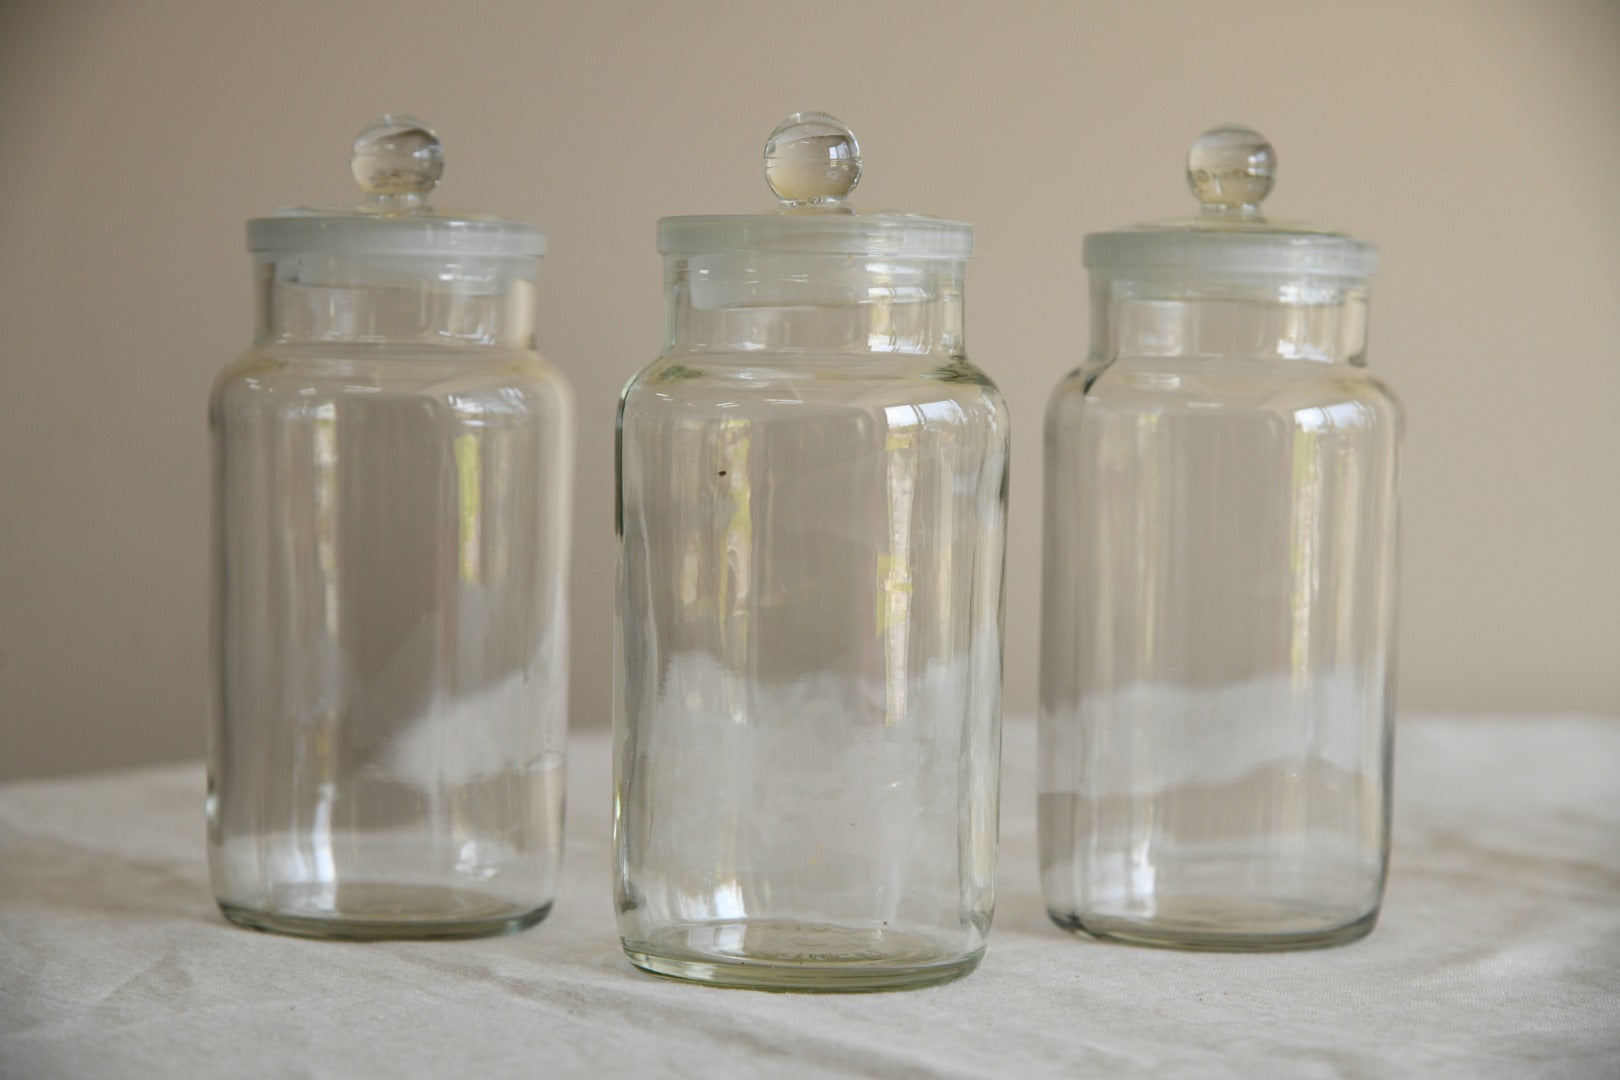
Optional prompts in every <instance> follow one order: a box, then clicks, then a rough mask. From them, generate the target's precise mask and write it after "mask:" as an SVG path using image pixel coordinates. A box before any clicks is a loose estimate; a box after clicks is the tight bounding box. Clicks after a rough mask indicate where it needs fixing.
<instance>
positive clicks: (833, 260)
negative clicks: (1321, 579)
mask: <svg viewBox="0 0 1620 1080" xmlns="http://www.w3.org/2000/svg"><path fill="white" fill-rule="evenodd" d="M964 265H965V264H964V263H963V262H962V261H961V260H959V259H958V260H947V259H916V260H896V259H892V258H876V257H864V256H850V255H802V254H792V255H780V254H767V253H757V252H721V253H717V254H704V255H674V256H668V257H666V258H665V260H664V288H665V297H666V301H665V348H666V351H668V352H716V353H722V352H723V353H748V352H777V353H795V352H797V353H821V354H842V353H904V354H912V355H915V354H927V353H938V352H945V353H952V354H959V353H961V352H962V277H963V270H964Z"/></svg>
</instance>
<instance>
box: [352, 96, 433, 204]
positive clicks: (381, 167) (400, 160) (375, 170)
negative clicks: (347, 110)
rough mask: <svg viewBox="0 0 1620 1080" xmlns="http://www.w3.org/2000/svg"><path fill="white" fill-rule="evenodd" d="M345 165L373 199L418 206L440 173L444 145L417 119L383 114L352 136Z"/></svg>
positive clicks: (424, 199) (356, 181) (381, 201)
mask: <svg viewBox="0 0 1620 1080" xmlns="http://www.w3.org/2000/svg"><path fill="white" fill-rule="evenodd" d="M349 168H350V170H351V171H352V172H353V173H354V181H355V183H357V184H359V185H360V190H361V191H364V192H365V193H366V194H367V195H369V196H371V198H372V200H373V201H375V202H380V203H388V204H393V205H400V204H404V205H419V204H421V203H422V202H424V201H426V199H427V196H428V193H429V192H431V191H432V190H433V188H434V186H435V185H437V184H438V182H439V177H440V176H441V175H442V174H443V173H444V146H443V144H441V143H440V142H439V137H438V136H437V135H435V134H434V133H433V129H432V128H430V127H428V126H427V125H426V124H424V123H422V122H421V121H420V120H417V119H415V118H413V117H409V116H393V115H389V116H384V117H383V118H382V119H381V120H378V121H377V122H376V123H374V124H372V125H371V126H370V127H368V128H366V129H365V130H364V131H362V132H361V133H360V134H359V135H357V136H355V140H354V150H353V151H352V152H351V153H350V155H349Z"/></svg>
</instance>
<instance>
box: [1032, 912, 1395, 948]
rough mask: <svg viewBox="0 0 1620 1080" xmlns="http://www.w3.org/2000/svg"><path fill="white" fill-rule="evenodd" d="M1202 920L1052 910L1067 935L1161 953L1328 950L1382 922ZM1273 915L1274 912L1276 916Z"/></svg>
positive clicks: (1370, 917) (1373, 916)
mask: <svg viewBox="0 0 1620 1080" xmlns="http://www.w3.org/2000/svg"><path fill="white" fill-rule="evenodd" d="M1203 910H1205V911H1207V912H1208V914H1205V915H1203V916H1202V917H1197V918H1195V917H1180V918H1177V917H1175V916H1174V915H1160V916H1155V917H1154V918H1152V919H1145V918H1130V917H1126V916H1112V915H1072V914H1063V913H1061V912H1056V911H1050V910H1049V911H1048V912H1047V914H1048V915H1050V916H1051V918H1052V921H1053V922H1054V923H1056V924H1057V925H1058V926H1060V927H1062V928H1063V929H1065V930H1070V931H1074V932H1076V933H1083V934H1086V935H1088V936H1090V937H1094V938H1097V939H1099V940H1101V941H1112V942H1117V943H1119V944H1123V945H1145V946H1148V947H1150V948H1160V949H1188V950H1194V951H1202V952H1286V951H1289V950H1295V949H1325V948H1331V947H1332V946H1335V945H1348V944H1350V943H1351V942H1352V941H1359V940H1361V939H1362V938H1364V937H1366V936H1367V935H1368V934H1370V933H1371V932H1372V928H1373V925H1374V924H1375V923H1377V922H1378V909H1377V908H1374V909H1373V910H1372V911H1369V912H1367V913H1366V914H1365V915H1361V916H1359V917H1356V918H1352V919H1350V920H1349V921H1345V920H1344V917H1343V916H1340V917H1339V918H1336V919H1335V918H1319V919H1314V920H1313V919H1311V918H1309V917H1308V916H1300V917H1296V918H1294V919H1274V920H1272V921H1269V923H1268V922H1262V921H1259V920H1255V919H1245V918H1243V917H1242V914H1241V913H1239V912H1237V911H1232V912H1230V914H1231V915H1232V917H1231V918H1227V919H1222V918H1220V917H1219V915H1218V914H1217V913H1216V912H1217V911H1218V909H1216V908H1214V907H1212V906H1211V907H1206V908H1204V909H1203ZM1273 914H1275V913H1273Z"/></svg>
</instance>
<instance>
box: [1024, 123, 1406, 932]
mask: <svg viewBox="0 0 1620 1080" xmlns="http://www.w3.org/2000/svg"><path fill="white" fill-rule="evenodd" d="M1274 166H1275V156H1274V154H1273V152H1272V149H1271V146H1270V145H1269V144H1268V143H1266V141H1265V140H1264V139H1263V138H1262V137H1260V136H1259V135H1257V134H1256V133H1255V132H1253V131H1249V130H1247V129H1244V128H1218V129H1216V130H1214V131H1211V132H1208V133H1206V134H1205V135H1204V136H1202V137H1201V138H1200V139H1199V140H1198V141H1197V142H1196V143H1195V144H1194V146H1193V149H1192V154H1191V156H1190V158H1189V164H1188V177H1189V180H1190V182H1191V184H1192V187H1193V191H1194V193H1195V194H1196V195H1197V196H1198V197H1199V199H1200V200H1201V201H1202V203H1203V208H1202V212H1201V213H1200V214H1199V215H1198V217H1196V218H1195V219H1193V220H1191V221H1185V222H1172V223H1167V224H1164V225H1148V226H1139V227H1136V228H1130V229H1123V230H1119V231H1116V232H1109V233H1101V234H1097V235H1093V236H1088V237H1087V238H1086V245H1085V262H1086V265H1087V267H1088V268H1089V269H1090V272H1091V275H1092V286H1091V352H1090V355H1089V356H1088V358H1087V359H1086V361H1085V363H1084V364H1082V365H1081V366H1080V367H1079V368H1078V369H1077V370H1076V371H1074V372H1073V373H1072V374H1071V375H1069V376H1068V377H1067V378H1066V379H1064V380H1063V382H1062V383H1061V384H1060V385H1059V386H1058V388H1057V390H1056V392H1055V393H1054V395H1053V397H1052V400H1051V406H1050V409H1049V411H1048V414H1047V426H1046V452H1047V471H1046V477H1047V483H1046V554H1045V566H1044V574H1045V588H1044V594H1045V611H1044V626H1043V641H1042V645H1043V652H1042V661H1041V721H1040V735H1039V746H1040V757H1041V764H1040V794H1039V800H1040V803H1039V806H1040V812H1039V836H1040V858H1041V879H1042V886H1043V891H1044V893H1045V898H1046V905H1047V909H1048V911H1049V912H1050V914H1051V916H1052V918H1053V919H1054V920H1055V921H1056V922H1057V923H1058V925H1060V926H1063V927H1066V928H1070V929H1077V930H1084V931H1087V932H1088V933H1091V934H1093V935H1096V936H1099V937H1105V938H1113V939H1118V940H1123V941H1131V942H1139V943H1145V944H1154V945H1173V946H1184V947H1191V948H1232V949H1273V948H1290V947H1304V946H1312V945H1327V944H1332V943H1335V942H1343V941H1351V940H1354V939H1356V938H1359V937H1361V936H1362V935H1364V934H1366V933H1367V932H1368V931H1369V930H1371V928H1372V925H1373V922H1374V920H1375V919H1376V918H1377V914H1378V906H1379V901H1380V898H1381V896H1382V893H1383V887H1384V876H1385V869H1386V866H1387V864H1388V854H1389V810H1390V753H1391V739H1392V734H1393V732H1392V726H1391V722H1392V718H1393V705H1394V697H1393V687H1394V681H1393V676H1394V665H1393V656H1392V650H1393V647H1394V642H1395V589H1396V543H1395V541H1396V484H1397V466H1398V462H1397V451H1398V444H1399V439H1400V429H1401V413H1400V409H1399V406H1398V405H1397V404H1396V401H1395V399H1394V397H1393V396H1392V395H1391V394H1390V392H1389V391H1388V390H1387V389H1385V388H1384V386H1383V385H1382V384H1381V383H1379V382H1378V380H1376V379H1374V378H1373V377H1372V376H1371V375H1369V374H1368V373H1367V371H1366V368H1365V363H1366V356H1365V347H1366V332H1367V282H1368V279H1369V278H1370V276H1371V274H1372V272H1373V269H1374V266H1375V261H1376V256H1375V253H1374V251H1373V249H1372V248H1371V247H1369V246H1368V245H1366V244H1362V243H1359V242H1357V241H1355V240H1352V239H1351V238H1350V237H1348V236H1344V235H1342V234H1339V233H1332V232H1327V231H1323V230H1319V229H1312V228H1309V227H1307V226H1301V225H1291V224H1283V223H1275V222H1270V221H1267V220H1266V219H1265V217H1263V216H1262V215H1261V213H1260V201H1261V200H1262V199H1263V198H1264V197H1265V196H1266V194H1267V193H1268V192H1269V191H1270V189H1271V185H1272V182H1273V176H1274Z"/></svg>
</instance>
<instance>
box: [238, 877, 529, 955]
mask: <svg viewBox="0 0 1620 1080" xmlns="http://www.w3.org/2000/svg"><path fill="white" fill-rule="evenodd" d="M276 899H277V905H276V907H274V908H272V909H268V910H266V909H262V908H249V907H243V906H240V905H237V904H232V903H229V902H227V901H224V900H221V901H219V910H220V913H221V914H223V915H224V916H225V918H227V919H229V920H230V921H231V922H233V923H235V924H236V925H238V926H245V927H247V928H249V929H251V930H266V931H270V932H272V933H277V934H291V935H294V936H296V937H306V938H326V939H329V940H337V941H388V940H394V941H428V940H442V939H447V938H475V937H494V936H497V935H500V934H515V933H517V932H518V931H520V930H527V929H528V928H529V927H531V926H533V925H535V924H536V923H538V922H539V921H540V920H541V919H544V918H545V917H546V915H548V914H549V913H550V912H551V903H550V901H547V902H546V903H545V904H542V905H541V906H539V907H534V908H530V907H522V906H518V905H514V904H512V903H511V902H510V901H506V900H501V899H498V898H496V897H493V896H489V895H486V894H482V893H476V892H469V891H466V890H461V889H451V888H446V887H443V886H396V885H369V886H353V885H350V886H344V887H343V889H342V891H341V894H340V900H339V902H338V903H337V904H332V903H331V902H330V901H328V902H327V903H325V904H317V903H312V902H305V903H298V902H296V899H295V898H289V897H282V896H277V898H276ZM311 899H313V898H311ZM289 901H291V902H289Z"/></svg>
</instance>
